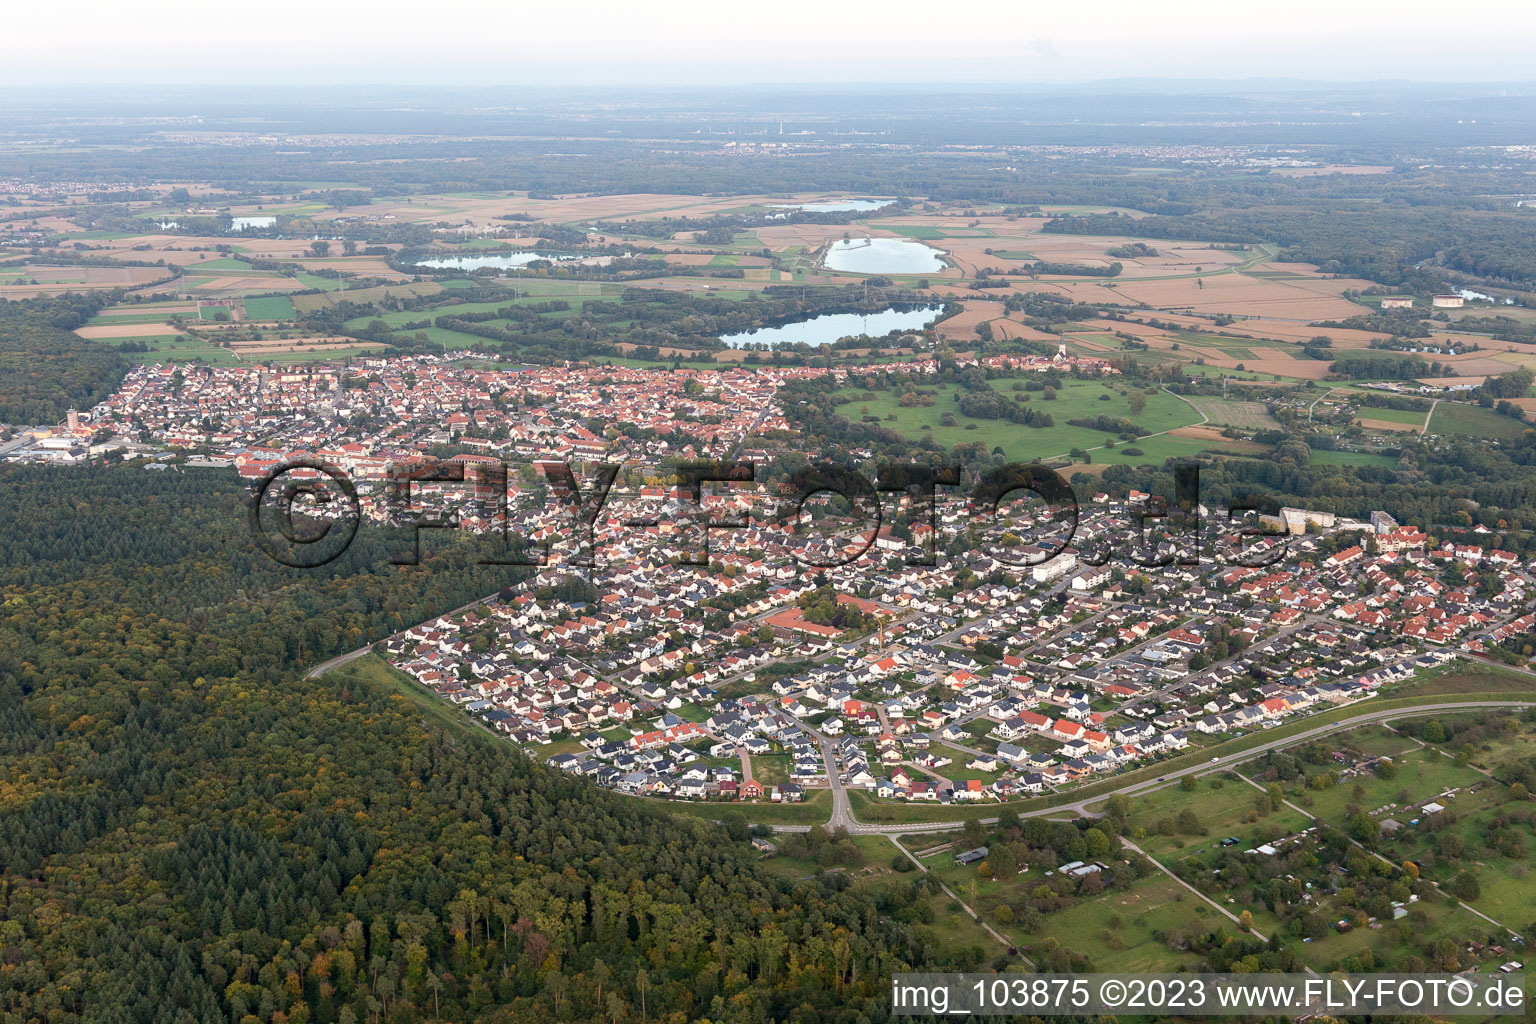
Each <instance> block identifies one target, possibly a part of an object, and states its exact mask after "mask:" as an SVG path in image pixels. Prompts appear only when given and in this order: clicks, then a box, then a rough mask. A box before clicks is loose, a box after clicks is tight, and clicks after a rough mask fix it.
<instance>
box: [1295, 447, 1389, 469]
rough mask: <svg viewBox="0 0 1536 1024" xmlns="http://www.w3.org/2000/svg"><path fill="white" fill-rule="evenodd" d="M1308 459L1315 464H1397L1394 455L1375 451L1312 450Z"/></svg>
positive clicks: (1387, 465)
mask: <svg viewBox="0 0 1536 1024" xmlns="http://www.w3.org/2000/svg"><path fill="white" fill-rule="evenodd" d="M1308 461H1310V462H1311V463H1312V464H1313V465H1317V466H1386V467H1388V468H1391V467H1393V466H1396V465H1397V457H1396V456H1394V455H1378V454H1377V453H1375V452H1325V451H1313V453H1312V458H1311V459H1310V460H1308Z"/></svg>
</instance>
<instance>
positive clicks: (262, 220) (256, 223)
mask: <svg viewBox="0 0 1536 1024" xmlns="http://www.w3.org/2000/svg"><path fill="white" fill-rule="evenodd" d="M275 227H277V218H276V217H232V218H230V221H229V229H230V230H231V231H249V230H250V229H251V228H275Z"/></svg>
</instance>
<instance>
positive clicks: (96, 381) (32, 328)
mask: <svg viewBox="0 0 1536 1024" xmlns="http://www.w3.org/2000/svg"><path fill="white" fill-rule="evenodd" d="M107 301H108V297H107V296H106V295H103V294H94V295H75V294H72V295H68V296H63V297H60V298H56V299H32V300H28V301H24V302H4V301H0V380H4V381H5V386H4V387H3V388H0V423H17V424H35V423H57V422H58V421H59V420H61V419H63V418H64V413H65V412H66V411H67V410H69V409H72V408H74V409H86V408H89V407H90V406H92V405H95V404H96V403H97V402H99V401H101V400H102V399H103V398H105V397H107V396H108V395H110V394H111V393H112V391H113V390H114V389H115V388H116V387H117V385H118V383H119V382H120V381H121V380H122V379H123V374H124V373H125V372H127V369H128V363H127V361H126V360H124V359H123V357H122V356H120V355H118V353H117V352H116V351H115V350H114V349H112V348H110V347H109V346H107V345H102V344H100V343H98V342H92V341H86V340H85V339H84V338H81V337H79V336H78V335H76V334H72V333H71V332H72V331H73V330H74V329H75V328H76V327H79V326H80V325H81V324H83V323H85V322H86V320H88V319H90V318H91V316H93V315H94V314H95V313H96V311H97V310H98V309H100V308H101V307H102V306H103V305H105V304H106V302H107Z"/></svg>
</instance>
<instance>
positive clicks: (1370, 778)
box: [1302, 750, 1486, 828]
mask: <svg viewBox="0 0 1536 1024" xmlns="http://www.w3.org/2000/svg"><path fill="white" fill-rule="evenodd" d="M1397 767H1398V771H1397V775H1396V777H1394V778H1391V779H1379V778H1377V777H1376V776H1375V775H1374V774H1372V773H1370V772H1362V773H1361V774H1358V775H1355V776H1352V777H1350V778H1345V779H1341V780H1340V781H1339V784H1338V785H1336V786H1332V787H1330V788H1328V789H1323V790H1315V791H1314V790H1306V791H1305V795H1306V796H1308V797H1310V798H1311V804H1310V806H1308V805H1307V804H1302V806H1304V807H1306V808H1307V810H1309V811H1311V812H1312V813H1313V814H1315V815H1317V816H1318V817H1319V818H1323V819H1325V820H1326V821H1328V822H1329V823H1330V824H1332V825H1335V826H1337V827H1339V828H1343V827H1344V824H1345V820H1346V819H1347V818H1348V815H1347V814H1346V813H1345V808H1346V807H1348V806H1349V805H1350V804H1359V805H1360V807H1361V808H1362V809H1363V810H1365V811H1366V812H1368V813H1369V812H1371V811H1374V810H1376V809H1377V808H1379V807H1383V806H1385V805H1387V804H1395V803H1396V802H1397V793H1398V791H1399V790H1406V791H1407V792H1408V794H1409V798H1410V799H1411V800H1412V801H1415V802H1417V801H1422V800H1429V799H1432V798H1434V797H1436V796H1437V795H1438V794H1440V793H1443V792H1444V791H1446V790H1448V789H1459V788H1465V787H1467V786H1471V785H1474V784H1476V783H1478V782H1480V781H1483V780H1484V779H1485V778H1486V777H1485V776H1483V775H1481V774H1479V773H1478V772H1476V771H1473V770H1472V769H1471V768H1462V767H1459V766H1457V765H1456V763H1455V762H1454V761H1452V760H1451V759H1450V758H1448V757H1444V756H1442V755H1441V754H1440V753H1439V752H1437V751H1433V750H1413V751H1411V752H1409V753H1406V754H1404V755H1403V756H1402V757H1400V758H1398V760H1397ZM1357 787H1358V788H1359V790H1360V791H1361V792H1360V794H1359V795H1356V789H1357ZM1442 802H1443V801H1442ZM1404 814H1408V816H1409V817H1416V816H1417V815H1416V814H1410V813H1409V812H1408V811H1407V810H1406V809H1405V808H1402V807H1393V808H1392V809H1391V810H1390V811H1386V812H1383V813H1382V814H1380V815H1378V816H1377V817H1378V820H1379V819H1385V818H1388V817H1392V818H1397V819H1398V820H1399V821H1402V820H1404V818H1403V816H1404Z"/></svg>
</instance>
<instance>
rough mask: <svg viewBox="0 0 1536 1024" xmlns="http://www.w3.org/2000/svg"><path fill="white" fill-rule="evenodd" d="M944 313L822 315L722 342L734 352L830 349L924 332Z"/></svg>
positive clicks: (937, 309) (934, 309)
mask: <svg viewBox="0 0 1536 1024" xmlns="http://www.w3.org/2000/svg"><path fill="white" fill-rule="evenodd" d="M943 311H944V307H943V306H920V307H918V308H916V309H883V310H881V311H880V312H878V313H823V314H821V315H820V316H813V317H810V318H809V319H806V320H800V321H797V322H796V323H792V324H780V325H778V326H777V327H759V328H758V329H757V330H755V331H741V332H739V333H737V334H726V335H722V336H721V338H720V340H721V341H723V342H725V343H726V344H727V345H729V346H730V347H731V348H741V347H742V346H744V345H747V344H752V345H765V346H767V347H768V348H778V347H779V346H780V345H793V344H794V343H795V342H797V341H803V342H805V343H806V344H807V345H830V344H832V343H833V342H834V341H838V340H840V339H842V338H852V337H855V336H857V335H860V334H867V335H869V336H870V337H872V338H879V337H882V336H883V335H886V334H889V333H891V332H892V331H918V330H922V329H923V328H924V327H927V326H928V325H929V324H931V323H933V321H934V320H936V319H938V316H939V314H940V313H942V312H943Z"/></svg>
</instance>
